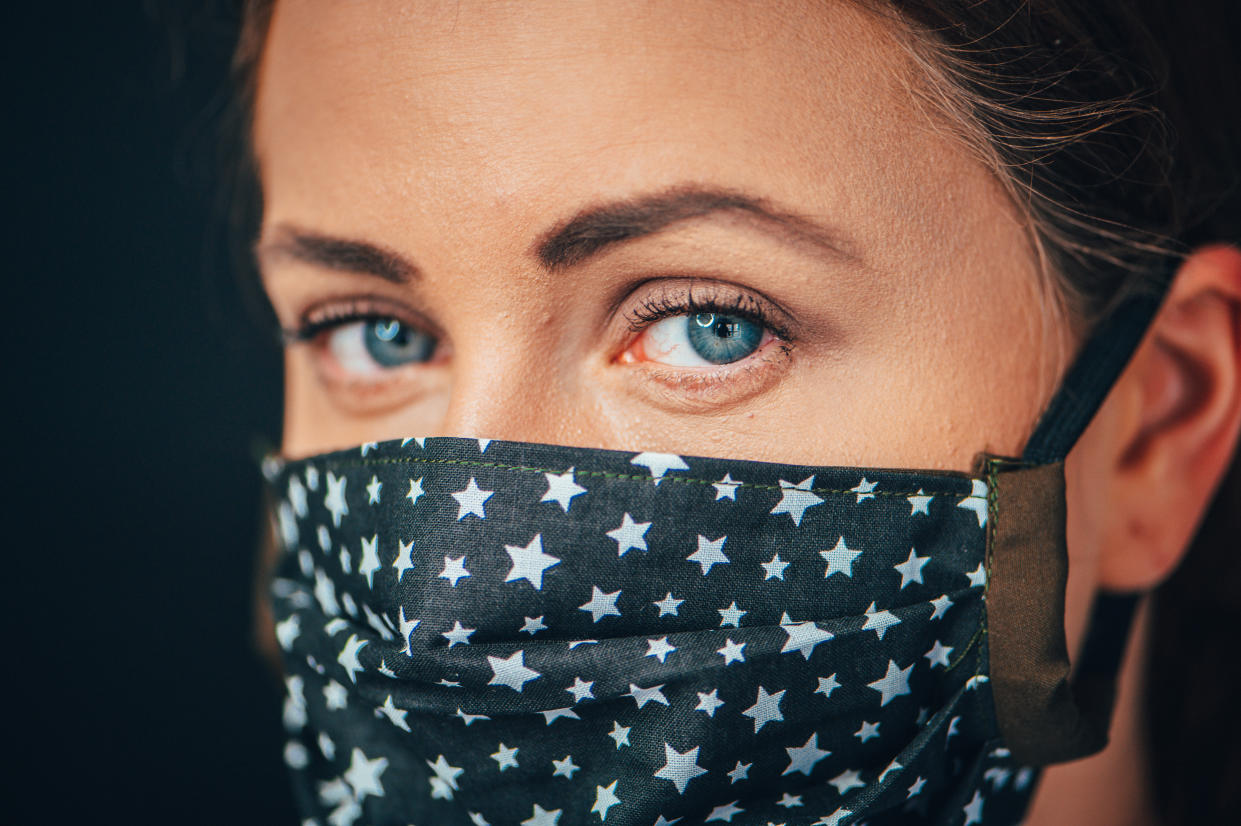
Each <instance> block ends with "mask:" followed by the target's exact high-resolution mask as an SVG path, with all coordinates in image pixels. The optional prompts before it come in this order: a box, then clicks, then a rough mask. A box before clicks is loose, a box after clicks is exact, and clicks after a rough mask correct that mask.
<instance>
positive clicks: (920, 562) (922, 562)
mask: <svg viewBox="0 0 1241 826" xmlns="http://www.w3.org/2000/svg"><path fill="white" fill-rule="evenodd" d="M930 561H931V558H930V557H929V556H918V552H917V551H915V550H914V549H913V548H910V549H909V558H907V559H906V560H905V561H904V562H902V563H900V564H899V565H893V566H892V567H893V568H895V569H896V570H897V572H898V573H900V575H901V587H900V589H899V590H902V591H903V590H905V586H906V585H908V584H909V583H911V582H916V583H918V584H919V585H921V584H922V569H923V568H925V567H926V563H928V562H930Z"/></svg>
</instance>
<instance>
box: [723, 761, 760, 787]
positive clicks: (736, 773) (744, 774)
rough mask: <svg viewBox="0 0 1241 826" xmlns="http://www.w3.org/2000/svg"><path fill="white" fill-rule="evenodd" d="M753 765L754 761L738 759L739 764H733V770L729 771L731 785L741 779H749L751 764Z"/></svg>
mask: <svg viewBox="0 0 1241 826" xmlns="http://www.w3.org/2000/svg"><path fill="white" fill-rule="evenodd" d="M753 765H754V764H753V763H742V762H741V761H740V760H738V761H737V765H735V766H733V770H732V771H730V772H729V773H728V783H729V785H732V784H733V783H736V782H738V781H740V780H748V779H749V777H750V766H753Z"/></svg>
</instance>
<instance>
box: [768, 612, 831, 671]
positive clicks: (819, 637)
mask: <svg viewBox="0 0 1241 826" xmlns="http://www.w3.org/2000/svg"><path fill="white" fill-rule="evenodd" d="M787 616H788V615H787V614H786V615H785V618H787ZM780 629H781V630H782V631H784V633H786V634H788V635H789V638H788V639H787V640H785V641H784V647H783V648H781V649H780V653H781V654H788V653H789V652H791V651H797V652H798V653H800V654H801V655H802V657H803V658H804V659H806V660H809V659H810V655H811V654H813V653H814V647H815V646H816V645H818V644H819V643H821V642H827V641H828V640H830V639H833V638H834V637H835V635H834V634H832V633H831V632H830V631H824V630H823V629H821V628H819V626H817V625H815V624H814V622H812V621H810V620H807V621H806V622H787V623H781V624H780Z"/></svg>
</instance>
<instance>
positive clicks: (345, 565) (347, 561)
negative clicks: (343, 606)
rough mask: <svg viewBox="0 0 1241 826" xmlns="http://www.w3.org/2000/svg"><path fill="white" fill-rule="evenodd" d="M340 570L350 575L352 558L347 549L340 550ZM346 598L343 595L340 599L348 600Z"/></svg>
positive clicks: (346, 596) (347, 596)
mask: <svg viewBox="0 0 1241 826" xmlns="http://www.w3.org/2000/svg"><path fill="white" fill-rule="evenodd" d="M340 569H341V570H342V571H344V572H345V573H347V574H348V573H351V572H352V570H353V557H352V556H350V555H349V549H348V548H341V549H340ZM348 598H349V595H348V594H345V596H344V597H342V599H348ZM350 613H352V612H350Z"/></svg>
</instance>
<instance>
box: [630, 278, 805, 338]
mask: <svg viewBox="0 0 1241 826" xmlns="http://www.w3.org/2000/svg"><path fill="white" fill-rule="evenodd" d="M634 292H637V291H636V290H635V291H634ZM631 295H632V293H631ZM696 312H704V313H710V312H714V313H723V314H729V315H738V316H741V317H742V318H746V319H748V320H750V321H753V322H755V323H757V324H761V325H763V326H764V327H765V328H767V329H768V330H770V331H771V332H772V333H774V334H775V335H776V337H778V338H780V339H782V340H784V341H793V340H795V339H796V337H797V336H796V326H797V325H796V321H795V319H794V318H793V316H792V315H791V314H790V313H789V312H788V311H787V310H785V309H784V308H783V307H781V306H780V305H779V304H778V303H776V302H775V301H772V300H771V299H769V298H767V297H765V296H762V295H760V294H758V293H756V292H754V291H753V290H749V289H746V288H744V287H741V286H737V285H732V284H728V283H725V282H721V281H704V280H701V279H688V278H681V279H674V280H664V281H661V282H659V283H658V284H657V285H656V288H655V290H654V291H653V292H652V293H651V294H649V295H647V296H644V297H643V298H641V299H639V301H638V303H637V306H635V307H631V308H630V309H629V310H627V311H626V312H625V313H624V319H625V321H626V322H627V323H628V325H629V330H630V331H631V332H633V333H638V332H641V331H642V330H644V329H645V328H646V327H648V326H649V325H651V324H653V323H654V322H656V321H658V320H660V319H663V318H669V317H671V316H676V315H687V314H690V313H696Z"/></svg>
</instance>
